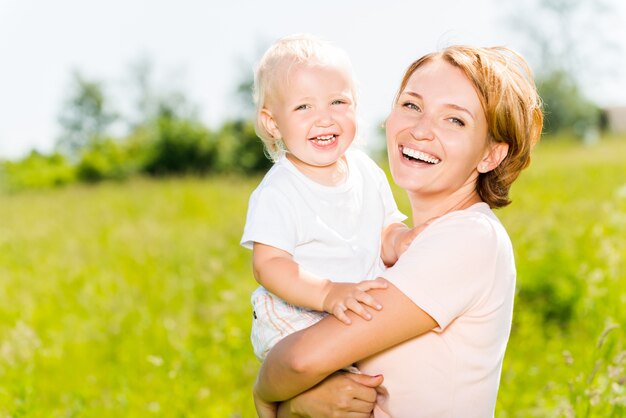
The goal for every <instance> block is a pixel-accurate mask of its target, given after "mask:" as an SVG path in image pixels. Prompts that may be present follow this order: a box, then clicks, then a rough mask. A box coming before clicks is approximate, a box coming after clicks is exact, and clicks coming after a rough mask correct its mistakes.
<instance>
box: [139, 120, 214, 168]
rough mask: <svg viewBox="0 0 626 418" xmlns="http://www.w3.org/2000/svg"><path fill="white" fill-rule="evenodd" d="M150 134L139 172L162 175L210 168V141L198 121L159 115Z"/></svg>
mask: <svg viewBox="0 0 626 418" xmlns="http://www.w3.org/2000/svg"><path fill="white" fill-rule="evenodd" d="M154 136H155V137H154V139H153V141H152V143H151V144H149V147H150V148H149V149H148V150H147V151H146V153H147V155H148V158H147V161H146V163H145V165H144V167H143V168H142V170H143V171H145V172H147V173H150V174H154V175H165V174H185V173H206V172H209V171H210V170H211V169H212V168H213V166H214V161H215V158H216V150H215V145H214V140H213V137H212V135H211V134H210V133H209V131H208V129H206V128H205V127H204V126H203V125H202V124H200V123H199V122H196V121H193V120H189V119H181V118H177V117H174V116H162V117H160V118H159V119H157V121H156V122H155V129H154Z"/></svg>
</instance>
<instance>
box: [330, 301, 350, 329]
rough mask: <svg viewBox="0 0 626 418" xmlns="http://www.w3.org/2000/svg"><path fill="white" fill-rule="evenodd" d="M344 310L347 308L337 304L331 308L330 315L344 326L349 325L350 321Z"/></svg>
mask: <svg viewBox="0 0 626 418" xmlns="http://www.w3.org/2000/svg"><path fill="white" fill-rule="evenodd" d="M346 310H347V308H346V307H345V306H344V305H343V304H337V305H335V307H334V308H333V312H332V314H333V315H335V318H337V319H338V320H340V321H341V322H343V323H344V324H346V325H350V324H351V323H352V321H351V320H350V318H348V315H346Z"/></svg>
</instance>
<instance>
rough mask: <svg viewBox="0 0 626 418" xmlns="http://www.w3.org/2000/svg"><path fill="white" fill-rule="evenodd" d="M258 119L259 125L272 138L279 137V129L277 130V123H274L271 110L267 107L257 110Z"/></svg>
mask: <svg viewBox="0 0 626 418" xmlns="http://www.w3.org/2000/svg"><path fill="white" fill-rule="evenodd" d="M259 120H260V121H261V126H263V129H265V131H266V132H267V133H268V134H270V135H271V136H272V138H274V139H280V138H281V135H280V130H278V125H277V124H276V120H275V119H274V116H272V112H270V111H269V109H267V108H263V109H261V112H259Z"/></svg>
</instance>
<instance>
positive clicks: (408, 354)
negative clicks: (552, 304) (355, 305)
mask: <svg viewBox="0 0 626 418" xmlns="http://www.w3.org/2000/svg"><path fill="white" fill-rule="evenodd" d="M383 276H384V277H385V278H387V279H388V280H390V281H391V282H392V283H393V284H394V285H395V286H397V287H398V288H399V289H400V290H401V291H402V292H403V293H405V294H406V295H407V296H409V297H410V298H411V299H412V300H413V302H415V304H416V305H418V306H419V307H420V308H421V309H423V310H424V311H426V312H427V313H428V314H429V315H431V316H432V317H433V318H434V319H435V320H436V321H437V323H438V325H439V326H438V327H437V328H435V329H434V330H433V331H430V332H428V333H426V334H424V335H422V336H420V337H417V338H414V339H412V340H410V341H407V342H405V343H404V344H401V345H399V346H396V347H394V348H391V349H389V350H387V351H385V352H383V353H381V354H379V355H376V356H374V357H372V358H370V359H368V360H366V361H362V362H360V363H359V364H358V366H359V368H360V369H361V371H362V372H363V373H367V374H378V373H382V374H383V375H384V378H385V381H384V384H383V386H382V388H381V389H382V392H383V393H382V394H381V395H380V396H379V400H378V405H377V408H376V410H375V413H374V416H375V417H376V418H382V417H389V416H391V417H393V418H419V417H437V418H446V417H450V418H456V417H465V418H469V417H477V418H478V417H480V418H485V417H492V416H493V415H494V409H495V402H496V396H497V394H498V386H499V382H500V372H501V369H502V360H503V358H504V351H505V349H506V344H507V341H508V338H509V333H510V330H511V317H512V311H513V296H514V291H515V261H514V258H513V250H512V246H511V242H510V239H509V237H508V235H507V233H506V231H505V229H504V227H503V226H502V224H501V223H500V222H499V221H498V219H497V218H496V216H495V215H494V214H493V212H492V211H491V209H489V207H488V205H487V204H485V203H478V204H475V205H473V206H471V207H470V208H468V209H465V210H461V211H455V212H451V213H449V214H446V215H444V216H442V217H441V218H439V219H437V220H436V221H435V222H433V223H432V224H431V225H430V226H428V227H427V228H426V229H425V230H424V231H423V232H422V233H421V234H420V235H419V236H418V237H417V238H416V239H415V241H413V243H412V244H411V246H410V247H409V249H408V250H407V251H406V253H405V254H403V255H402V257H401V258H400V260H399V261H398V262H397V263H396V265H395V266H394V267H392V268H390V269H389V270H387V272H386V273H385V274H383ZM383 309H384V308H383Z"/></svg>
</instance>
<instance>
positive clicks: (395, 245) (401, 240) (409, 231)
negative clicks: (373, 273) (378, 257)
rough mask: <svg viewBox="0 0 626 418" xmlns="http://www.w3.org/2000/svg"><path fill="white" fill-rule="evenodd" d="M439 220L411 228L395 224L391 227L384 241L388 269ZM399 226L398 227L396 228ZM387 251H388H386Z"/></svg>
mask: <svg viewBox="0 0 626 418" xmlns="http://www.w3.org/2000/svg"><path fill="white" fill-rule="evenodd" d="M435 219H437V218H431V219H429V220H427V221H426V222H424V223H423V224H421V225H418V226H416V227H413V228H409V227H407V226H405V225H404V224H394V225H392V226H391V230H390V231H389V233H387V234H384V236H383V239H384V240H386V242H385V241H383V247H382V252H383V262H384V263H385V265H386V266H387V267H390V266H393V265H394V264H395V263H396V261H398V258H400V256H401V255H402V254H403V253H404V252H405V251H406V250H407V248H409V245H411V243H412V242H413V240H414V239H415V237H417V236H418V235H419V234H420V232H422V231H423V230H424V229H425V228H426V227H427V226H428V225H430V223H431V222H432V221H434V220H435ZM395 225H397V226H395ZM389 243H391V251H389V249H388V248H389V247H388V245H389ZM386 249H387V250H386Z"/></svg>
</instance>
